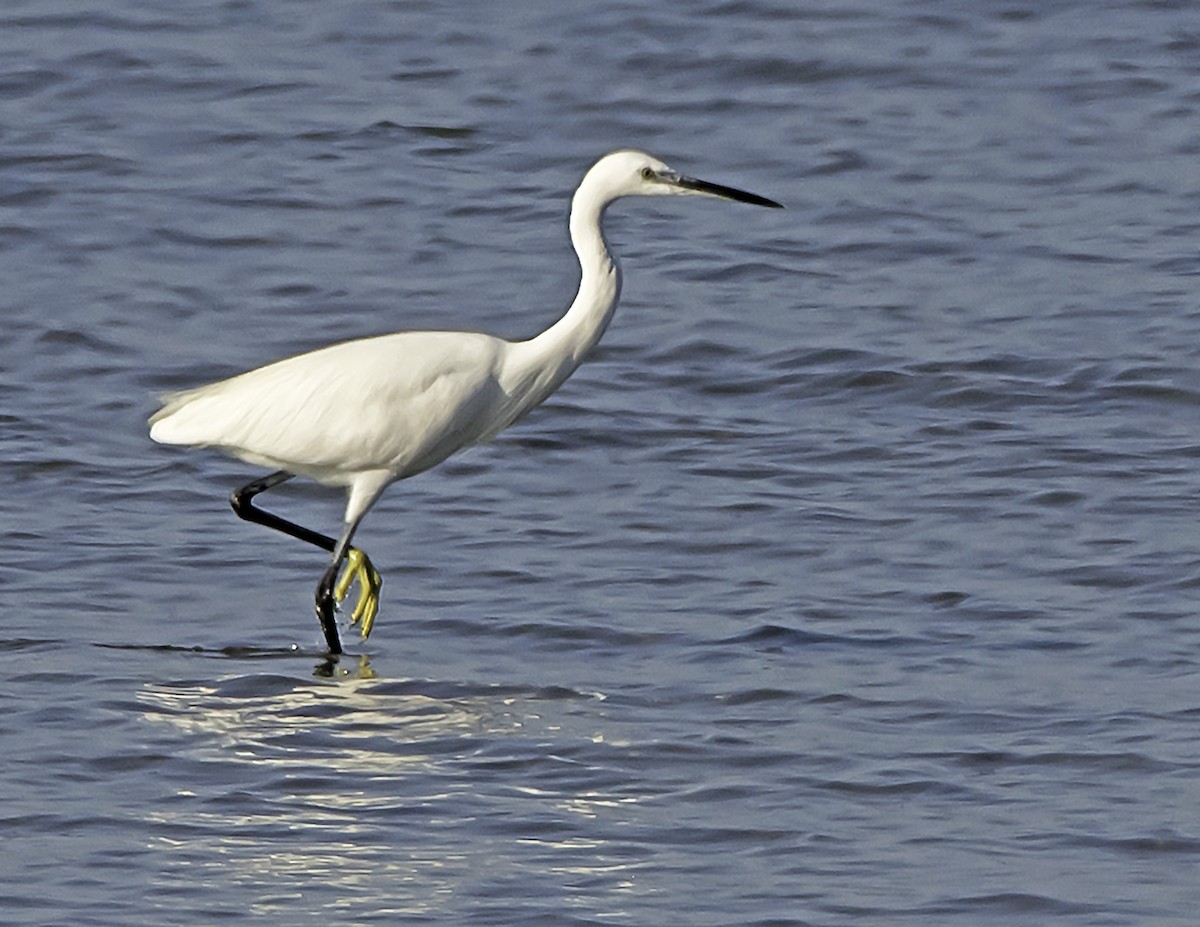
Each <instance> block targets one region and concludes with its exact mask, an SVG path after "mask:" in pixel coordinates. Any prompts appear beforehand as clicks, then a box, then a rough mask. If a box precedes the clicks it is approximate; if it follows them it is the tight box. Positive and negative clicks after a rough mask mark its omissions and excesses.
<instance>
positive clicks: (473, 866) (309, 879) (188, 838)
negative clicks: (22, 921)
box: [138, 661, 641, 917]
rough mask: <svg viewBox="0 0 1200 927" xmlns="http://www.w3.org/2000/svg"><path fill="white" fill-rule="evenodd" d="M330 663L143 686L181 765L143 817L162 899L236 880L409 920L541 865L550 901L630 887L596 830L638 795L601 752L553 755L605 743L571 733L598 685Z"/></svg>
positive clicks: (292, 900)
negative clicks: (410, 674)
mask: <svg viewBox="0 0 1200 927" xmlns="http://www.w3.org/2000/svg"><path fill="white" fill-rule="evenodd" d="M334 669H335V672H334V674H333V676H332V678H298V677H291V676H286V675H282V674H275V673H269V672H267V673H254V674H241V675H230V676H227V677H225V678H223V679H219V680H216V681H211V680H209V681H204V682H197V681H176V682H158V683H153V684H149V685H146V686H145V687H144V688H143V689H142V691H141V692H140V693H139V694H138V701H139V702H140V704H141V705H142V706H143V710H144V717H145V720H146V721H147V722H148V724H149V725H151V726H152V728H154V729H157V730H158V731H159V732H160V734H161V737H162V738H163V740H164V741H165V749H164V752H170V754H171V755H172V756H173V757H174V758H175V760H176V762H175V763H174V764H173V765H172V770H173V777H172V782H171V790H170V792H169V794H168V795H166V796H165V797H164V799H163V800H160V801H159V802H156V803H153V804H152V805H151V808H150V811H149V813H148V816H147V817H148V824H149V825H150V831H151V834H152V835H153V836H152V839H151V849H152V850H153V852H154V853H155V856H156V858H157V859H158V860H160V872H159V878H158V880H157V888H158V890H159V891H160V892H162V893H163V897H177V896H178V895H179V893H180V892H184V893H185V894H186V891H187V890H185V889H182V888H181V886H185V885H186V886H193V887H194V888H193V890H196V891H197V892H198V893H199V894H198V895H197V898H201V897H203V898H207V899H209V901H211V899H212V897H213V892H214V890H217V889H225V890H227V889H230V888H235V889H238V890H240V891H237V892H236V893H235V894H236V896H237V897H243V898H245V897H247V895H250V896H252V897H254V898H255V902H254V905H253V908H252V910H253V911H254V913H257V914H273V913H282V912H284V911H287V910H293V911H294V910H295V906H296V904H297V903H298V902H303V903H305V904H312V905H313V906H314V907H316V908H320V909H321V910H322V911H323V912H325V913H333V914H340V915H342V916H345V915H350V916H352V917H353V916H355V915H366V914H367V913H368V912H369V913H370V914H371V915H372V916H379V915H381V914H384V913H390V914H392V915H395V916H397V917H403V916H405V915H407V916H412V915H415V914H426V915H428V914H430V913H438V912H440V913H443V914H444V913H447V912H448V911H449V910H451V908H448V907H447V906H448V905H452V903H455V899H456V898H461V895H462V892H463V891H464V887H466V888H470V887H471V886H474V888H475V889H476V890H478V891H481V892H484V893H486V892H487V891H488V890H489V889H488V886H494V885H495V884H497V881H498V880H499V882H503V881H504V880H506V879H509V878H513V877H515V876H516V874H517V873H521V872H524V873H526V875H525V876H524V877H525V878H529V873H530V872H531V871H532V872H538V873H541V876H540V878H541V879H542V880H545V881H546V883H547V884H545V885H543V886H542V889H543V890H544V891H546V892H547V895H548V896H549V897H554V896H557V895H560V893H562V892H563V891H565V890H566V889H567V887H568V885H570V884H575V885H578V884H579V883H580V880H583V881H584V882H585V883H586V884H587V885H588V889H587V892H586V894H589V895H591V896H592V897H593V900H594V899H595V896H597V895H599V896H606V895H611V896H621V895H625V894H626V893H628V892H629V891H631V890H632V884H633V882H632V876H631V872H630V869H631V866H633V865H634V864H633V863H632V860H633V859H636V858H637V857H639V856H640V855H641V854H639V853H636V852H631V849H630V847H629V846H628V845H626V844H624V843H623V842H622V841H615V842H614V841H612V840H609V839H607V838H606V837H604V836H601V835H598V834H597V833H596V831H595V827H596V825H597V823H603V824H604V826H603V827H601V828H600V829H601V831H603V830H604V829H606V828H607V827H608V826H613V827H615V828H617V829H620V827H621V826H622V824H627V823H628V817H629V815H630V813H631V812H632V810H633V809H632V808H631V807H630V806H632V805H634V804H636V799H635V798H634V797H633V796H631V795H629V794H614V792H613V789H612V786H613V783H612V777H611V770H605V769H604V768H603V767H602V765H600V764H597V763H596V762H595V758H592V759H591V760H590V761H581V760H580V759H579V758H578V757H573V758H565V757H563V756H561V755H559V752H558V751H557V750H547V747H548V746H549V744H548V743H547V741H548V740H549V741H550V742H551V743H556V746H558V747H561V746H562V739H561V738H563V737H564V735H565V737H566V738H567V739H568V742H569V743H572V744H585V745H592V744H595V745H596V746H597V747H598V748H602V749H603V748H605V745H604V744H603V738H601V737H599V736H598V735H594V734H591V735H583V734H580V735H574V734H571V733H569V727H570V725H571V724H572V722H578V721H579V720H581V719H583V718H586V717H587V716H588V715H589V714H590V712H579V711H578V706H579V704H580V703H581V702H593V701H594V700H595V699H596V696H592V695H584V694H581V693H577V692H569V691H566V690H562V689H553V690H546V691H539V690H524V691H517V690H512V689H505V688H502V687H474V686H470V685H465V684H451V683H438V682H431V681H412V680H409V681H395V680H391V681H388V680H380V679H378V678H376V677H375V674H374V672H373V671H372V670H371V668H370V664H369V663H368V662H365V661H364V662H362V663H360V664H358V665H354V664H352V663H345V662H344V663H343V664H339V665H337V666H335V667H334ZM585 723H589V724H595V723H596V719H595V718H594V717H592V718H590V720H587V721H586V722H585ZM564 727H567V728H568V730H564ZM531 779H533V780H537V782H538V784H537V785H536V786H535V785H533V784H532V783H531V781H530V780H531ZM601 783H606V784H607V786H608V787H607V788H606V787H604V785H602V784H601ZM605 817H607V818H608V819H609V820H608V821H607V822H603V819H604V818H605ZM598 819H599V820H598ZM522 822H523V823H522ZM531 822H532V823H531ZM589 831H590V832H589ZM200 885H203V886H204V889H203V890H200V889H198V888H195V887H196V886H200ZM602 907H603V905H602ZM618 907H619V906H618ZM614 910H615V909H614Z"/></svg>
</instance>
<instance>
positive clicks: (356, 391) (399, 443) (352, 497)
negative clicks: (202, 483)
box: [150, 150, 780, 654]
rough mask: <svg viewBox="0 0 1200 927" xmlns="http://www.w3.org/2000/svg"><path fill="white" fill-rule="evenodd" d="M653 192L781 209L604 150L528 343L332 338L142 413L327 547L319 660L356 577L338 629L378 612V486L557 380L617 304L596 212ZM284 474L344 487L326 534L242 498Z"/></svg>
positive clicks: (641, 157) (247, 506)
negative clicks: (215, 454) (374, 552)
mask: <svg viewBox="0 0 1200 927" xmlns="http://www.w3.org/2000/svg"><path fill="white" fill-rule="evenodd" d="M664 194H667V195H670V194H699V195H703V196H711V197H719V198H722V199H727V200H736V201H737V202H740V203H752V204H754V205H756V206H774V207H778V206H779V205H780V204H779V203H776V202H774V201H773V200H769V199H766V198H765V197H761V196H756V195H755V194H753V193H746V192H744V191H742V190H735V189H733V188H732V187H725V186H721V185H720V184H715V183H708V182H706V181H703V180H696V179H695V178H692V177H687V176H685V175H683V174H680V173H679V172H677V171H674V170H672V169H671V168H669V167H668V166H667V165H665V164H663V162H662V161H659V160H658V159H657V158H652V157H650V156H649V155H647V154H643V153H642V152H639V151H629V150H622V151H615V152H612V153H611V154H608V155H605V156H604V157H603V158H601V159H600V160H599V161H597V162H596V164H595V165H594V166H593V167H592V168H591V169H590V170H589V171H588V172H587V174H585V175H584V178H583V180H582V181H581V182H580V184H579V189H577V190H576V191H575V196H574V198H573V199H572V201H571V217H570V233H571V244H572V245H573V246H574V248H575V253H576V255H577V256H578V258H579V266H580V282H579V292H578V293H577V294H576V296H575V300H574V301H573V302H572V303H571V305H570V308H568V309H567V311H566V313H565V314H564V315H563V316H562V318H560V319H559V320H558V321H557V322H555V323H554V324H553V325H551V326H550V327H549V328H548V329H546V330H545V331H544V332H542V333H541V334H540V335H538V336H537V337H535V338H532V339H530V340H528V341H505V340H503V339H501V338H494V337H492V336H491V335H484V334H479V333H476V332H452V331H451V332H447V331H426V332H401V333H397V334H391V335H380V336H378V337H374V338H362V339H359V340H355V341H346V342H343V343H341V344H334V345H330V346H329V347H325V348H320V349H318V350H316V351H311V352H309V353H307V354H300V355H297V356H295V357H289V358H286V359H285V360H281V361H277V362H276V363H273V364H268V365H267V366H265V367H259V368H257V369H255V370H251V371H249V372H247V373H243V374H241V375H239V376H235V377H231V378H230V379H227V380H221V381H220V382H218V383H212V384H209V385H208V386H201V387H198V388H196V389H190V390H185V391H183V392H178V393H172V394H169V395H167V396H164V397H163V402H164V405H163V407H162V408H161V409H160V410H159V411H158V412H157V413H155V415H154V416H153V417H152V418H151V419H150V426H151V427H150V437H151V438H153V439H154V440H155V441H158V442H160V443H162V444H179V445H187V446H191V447H209V448H216V449H218V450H221V451H224V452H225V453H227V454H231V455H232V456H234V457H237V458H239V459H241V460H244V461H246V462H247V463H250V464H254V465H256V466H262V467H269V468H271V469H272V470H273V472H272V473H270V474H268V475H267V476H264V477H262V478H261V479H257V480H254V481H253V482H251V483H247V484H246V485H245V486H243V487H242V488H241V489H238V490H237V491H236V492H234V493H233V495H232V497H231V500H230V501H231V502H232V504H233V509H234V511H235V512H236V513H237V514H238V516H239V517H241V518H243V519H245V520H247V521H252V522H256V523H258V524H260V525H266V526H267V527H269V528H274V529H276V530H277V531H282V532H283V533H285V534H288V535H290V536H292V537H294V538H297V539H299V540H301V541H306V542H307V543H309V544H315V545H316V546H317V547H320V548H321V549H323V550H325V551H328V552H329V553H331V554H332V559H331V561H330V563H329V566H328V568H327V569H326V570H325V572H324V574H323V575H322V576H321V581H320V582H319V583H318V584H317V592H316V610H317V618H318V620H319V621H320V623H321V629H322V631H323V632H324V635H325V642H326V644H327V646H328V648H329V652H330V654H339V653H341V652H342V645H341V641H340V639H339V637H338V629H337V621H336V619H335V614H334V613H335V609H336V605H338V604H340V603H341V602H342V601H343V600H344V599H345V598H346V595H347V594H348V593H349V591H350V589H351V587H352V586H353V585H354V584H355V582H357V583H358V585H359V597H358V601H357V602H356V604H355V607H354V611H353V613H352V615H351V619H350V624H351V625H352V626H353V625H355V624H357V625H359V626H360V628H361V633H362V636H363V637H364V638H365V637H366V636H367V635H368V634H369V633H370V632H371V626H372V624H373V623H374V621H375V616H376V614H377V613H378V611H379V591H380V587H381V585H382V582H383V581H382V579H381V577H380V575H379V572H378V571H377V570H376V569H375V567H374V565H373V564H372V563H371V561H370V559H368V557H367V556H366V554H364V553H363V552H362V551H361V550H359V549H358V548H356V547H352V546H351V543H350V542H351V541H352V540H353V538H354V532H355V531H356V529H357V528H358V526H359V524H360V523H361V522H362V520H363V517H364V516H365V515H366V514H367V511H368V510H369V509H370V508H371V506H372V505H373V504H374V502H375V500H376V499H378V498H379V495H380V493H382V492H383V490H384V489H385V488H386V487H387V486H388V484H390V483H393V482H395V481H396V480H402V479H404V478H405V477H409V476H413V475H414V474H417V473H420V472H422V471H423V470H428V469H429V468H430V467H433V466H436V465H437V464H439V463H441V462H442V461H443V460H445V459H446V458H447V457H449V456H450V455H451V454H453V453H454V452H455V451H458V450H460V449H462V448H464V447H467V446H469V445H472V444H478V443H479V442H481V441H486V440H487V439H489V438H491V437H492V436H493V435H495V434H496V433H497V432H499V431H500V430H502V429H504V428H507V427H508V426H509V425H511V424H512V423H513V422H515V421H517V420H518V419H520V418H521V417H522V416H524V415H525V414H526V413H527V412H529V410H530V409H532V408H534V406H536V405H538V403H540V402H541V401H542V400H544V399H545V398H546V397H547V396H549V395H550V394H551V393H553V392H554V391H555V390H556V389H558V387H559V386H560V385H562V383H563V381H564V380H566V379H567V377H569V376H570V375H571V373H572V372H573V371H574V370H575V368H576V367H578V366H579V364H580V362H581V361H582V360H583V359H584V357H585V355H586V354H587V353H588V351H589V350H591V348H592V347H593V346H594V345H595V344H596V342H597V341H599V340H600V336H601V335H603V334H604V330H605V328H606V327H607V326H608V323H609V320H610V319H611V318H612V314H613V310H614V309H615V308H616V305H617V296H618V293H619V291H620V287H621V278H620V273H619V271H618V268H617V263H616V260H615V258H614V257H613V255H612V254H611V253H610V252H609V250H608V246H607V245H606V243H605V241H604V236H603V233H602V232H601V229H600V220H601V218H602V217H603V215H604V210H605V208H606V207H607V206H608V205H609V204H610V203H612V202H613V201H614V200H616V199H619V198H621V197H623V196H657V195H664ZM296 475H300V476H306V477H309V478H311V479H314V480H318V481H319V482H321V483H324V484H326V485H330V486H344V487H345V488H346V490H347V494H348V498H347V501H346V512H345V517H344V521H343V525H342V532H341V535H340V536H339V537H338V538H337V540H336V541H335V540H334V539H333V538H331V537H329V536H327V535H324V534H320V533H318V532H316V531H312V530H310V529H308V528H305V527H302V526H300V525H297V524H295V523H294V522H290V521H287V520H285V519H283V518H280V517H279V516H278V515H274V514H272V513H270V512H267V511H264V510H263V509H260V508H257V507H256V506H255V505H254V504H253V499H254V497H255V496H257V495H258V494H259V493H261V492H263V491H265V490H268V489H271V488H272V487H274V486H278V485H279V484H280V483H282V482H284V481H285V480H290V479H291V478H292V477H293V476H296ZM343 566H344V567H345V569H344V571H343ZM339 577H340V579H339Z"/></svg>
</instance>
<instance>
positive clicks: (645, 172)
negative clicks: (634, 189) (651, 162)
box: [641, 167, 654, 180]
mask: <svg viewBox="0 0 1200 927" xmlns="http://www.w3.org/2000/svg"><path fill="white" fill-rule="evenodd" d="M641 174H642V180H653V179H654V168H652V167H643V168H642V170H641Z"/></svg>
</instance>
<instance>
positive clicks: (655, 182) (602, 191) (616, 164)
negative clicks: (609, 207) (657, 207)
mask: <svg viewBox="0 0 1200 927" xmlns="http://www.w3.org/2000/svg"><path fill="white" fill-rule="evenodd" d="M687 194H692V195H698V196H713V197H717V198H718V199H723V200H734V201H736V202H739V203H751V204H753V205H755V206H772V207H776V208H782V207H781V204H779V203H776V202H775V201H774V200H769V199H767V198H766V197H765V196H758V195H757V194H755V193H747V192H746V191H744V190H738V189H736V188H734V187H726V186H724V185H722V184H718V183H710V182H708V181H707V180H697V179H696V178H695V177H688V176H687V175H686V174H681V173H679V171H677V170H674V169H673V168H671V167H669V166H667V165H666V164H664V163H663V162H662V161H660V160H658V158H655V157H652V156H651V155H648V154H646V153H645V152H642V151H634V150H632V149H629V148H625V149H622V150H620V151H614V152H612V153H611V154H606V155H605V156H604V157H603V158H601V159H600V160H599V161H597V162H596V163H595V164H594V165H593V166H592V168H591V170H589V171H588V172H587V174H586V175H585V176H584V178H583V182H582V183H581V184H580V185H579V195H585V196H587V197H589V198H594V199H595V200H596V201H597V202H598V203H599V204H601V205H605V204H607V203H610V202H612V201H613V200H615V199H618V198H620V197H622V196H667V195H675V196H678V195H687Z"/></svg>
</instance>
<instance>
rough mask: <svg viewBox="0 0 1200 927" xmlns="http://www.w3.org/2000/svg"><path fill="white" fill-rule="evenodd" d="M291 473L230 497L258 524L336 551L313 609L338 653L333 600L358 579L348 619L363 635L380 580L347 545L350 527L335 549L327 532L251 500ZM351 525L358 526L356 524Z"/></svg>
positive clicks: (279, 472) (279, 474)
mask: <svg viewBox="0 0 1200 927" xmlns="http://www.w3.org/2000/svg"><path fill="white" fill-rule="evenodd" d="M294 475H295V474H293V473H289V472H288V471H287V470H277V471H276V472H274V473H271V474H268V475H267V476H264V477H262V478H260V479H257V480H253V481H252V482H250V483H247V484H246V485H245V486H243V487H242V488H241V489H238V490H237V491H235V492H234V493H233V495H232V496H231V497H230V500H229V501H230V504H232V506H233V510H234V512H236V513H237V515H238V517H239V518H243V519H245V520H246V521H250V522H254V523H255V524H258V525H265V526H266V527H268V528H274V529H275V530H276V531H282V532H283V533H284V534H286V535H289V536H290V537H294V538H296V539H297V540H300V541H305V542H306V543H308V544H314V545H316V546H317V547H319V548H321V549H322V550H326V551H329V552H331V553H335V554H336V555H335V556H334V558H333V563H331V564H330V567H329V569H328V570H326V571H325V574H324V575H323V576H322V577H321V582H320V584H319V585H318V586H317V597H316V609H317V620H318V621H320V622H321V631H322V632H323V633H324V635H325V644H326V646H327V647H328V648H329V652H330V653H332V654H338V653H341V652H342V642H341V639H340V638H339V636H338V630H337V621H336V619H335V618H334V605H335V603H336V602H341V601H342V599H344V598H345V597H346V594H347V593H348V592H349V591H350V587H351V585H353V583H354V580H355V579H357V580H358V581H359V584H360V585H361V587H362V595H361V596H360V598H359V601H358V604H357V605H356V606H355V608H354V612H353V615H352V616H351V623H352V624H357V623H359V622H361V623H362V636H363V637H366V636H367V635H368V634H369V633H370V631H371V625H372V624H373V623H374V621H375V615H376V614H377V613H378V611H379V589H380V587H381V586H382V584H383V580H382V579H381V578H380V576H379V573H378V572H377V571H376V570H375V567H374V565H373V564H372V563H371V561H370V559H369V558H368V557H367V555H366V554H364V553H363V552H362V551H360V550H359V549H358V548H355V547H349V535H351V534H353V531H350V532H349V533H348V534H343V541H344V543H343V544H342V545H341V550H338V546H339V544H338V542H337V541H334V539H333V538H331V537H329V536H328V535H325V534H321V533H320V532H318V531H313V530H312V529H310V528H305V527H304V526H303V525H297V524H296V523H295V522H291V521H288V520H287V519H285V518H280V517H279V516H278V515H274V514H272V513H271V512H267V511H264V510H263V509H260V508H258V507H256V506H255V505H254V504H253V503H252V500H253V499H254V497H255V496H257V495H258V494H259V493H260V492H265V491H266V490H268V489H271V488H273V487H275V486H278V485H279V484H280V483H283V482H286V481H287V480H290V479H291V478H292V477H293V476H294ZM354 527H357V525H355V526H354ZM343 560H345V561H346V565H347V566H346V575H345V576H344V577H342V581H341V582H340V583H338V582H336V580H337V574H338V571H339V568H340V567H341V564H342V561H343ZM330 574H332V576H330ZM323 592H324V593H325V595H324V597H322V593H323Z"/></svg>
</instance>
